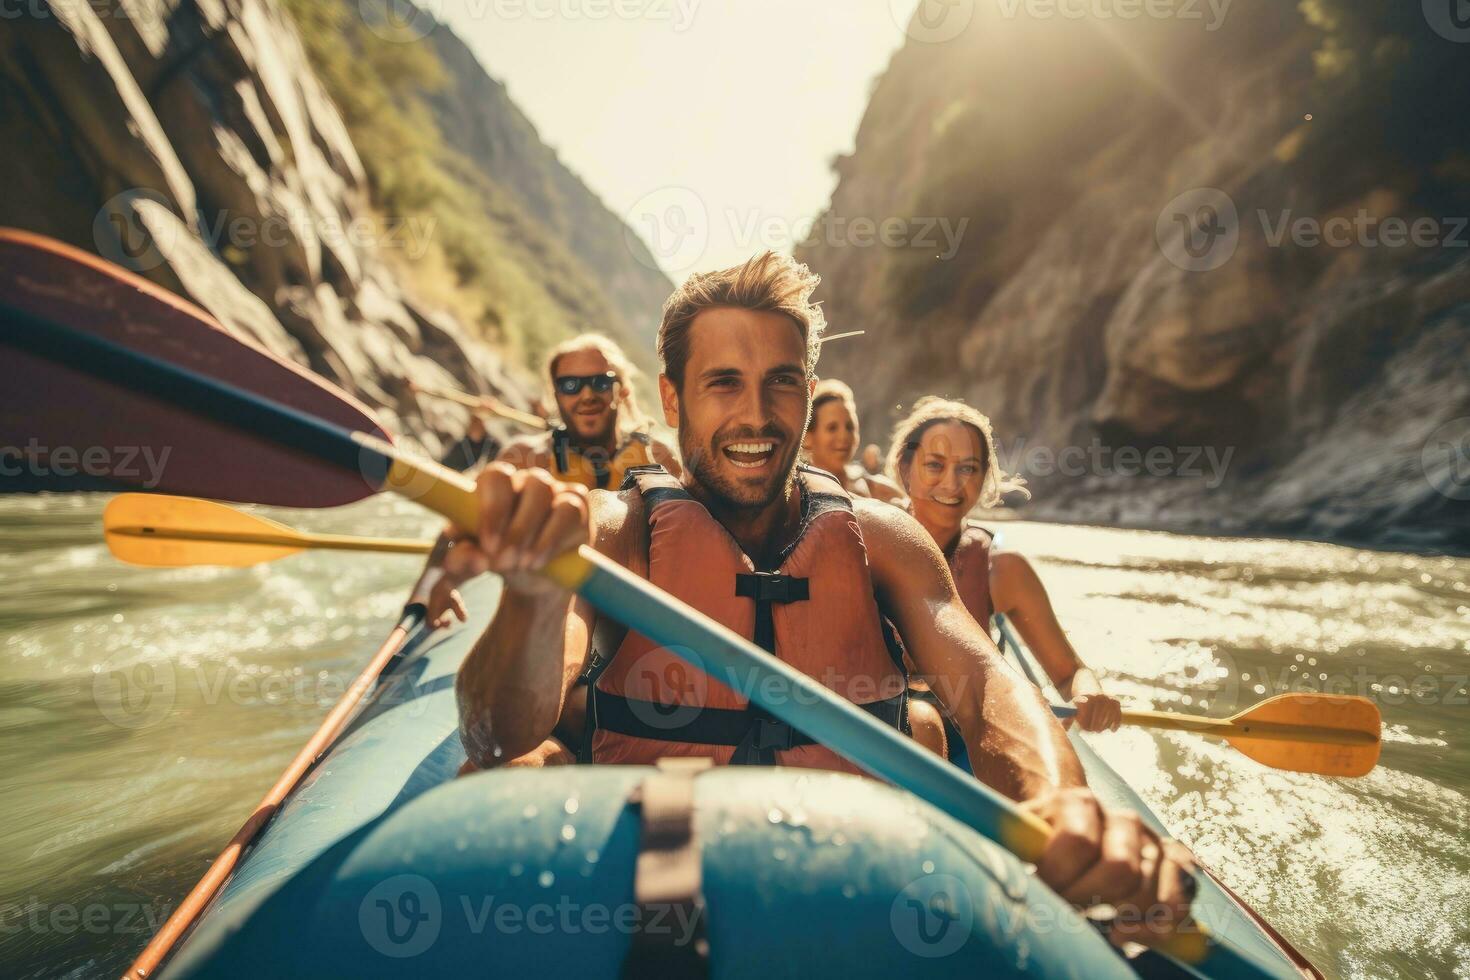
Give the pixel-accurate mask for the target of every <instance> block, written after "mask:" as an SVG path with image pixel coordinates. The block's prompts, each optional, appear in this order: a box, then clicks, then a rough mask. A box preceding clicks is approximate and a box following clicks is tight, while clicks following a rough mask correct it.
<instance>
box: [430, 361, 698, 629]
mask: <svg viewBox="0 0 1470 980" xmlns="http://www.w3.org/2000/svg"><path fill="white" fill-rule="evenodd" d="M632 372H633V365H632V364H631V363H630V362H629V361H628V358H627V356H626V355H625V354H624V353H623V351H622V348H620V347H618V345H617V344H615V343H613V342H612V341H611V340H609V339H608V338H606V337H604V336H602V335H600V334H583V335H582V336H579V337H574V338H572V339H571V340H568V341H566V342H564V343H562V344H560V345H558V346H557V347H556V348H555V349H553V350H552V351H551V353H550V354H549V355H548V356H547V359H546V374H547V378H548V380H549V381H550V382H551V389H552V393H553V394H554V395H555V397H556V407H557V410H558V412H559V413H560V416H561V420H560V425H554V426H553V427H552V429H551V430H550V431H549V432H546V433H541V434H537V435H530V436H522V437H519V438H516V439H513V440H512V441H511V442H510V443H509V444H508V445H507V446H506V447H505V448H504V449H503V450H502V451H501V452H500V454H499V455H498V456H497V457H496V460H497V461H498V462H503V463H508V464H510V465H511V466H514V467H515V468H517V469H530V468H532V467H536V468H540V469H543V470H547V471H548V472H550V473H551V474H552V475H553V476H555V477H556V479H558V480H561V481H563V482H566V483H576V484H579V485H581V486H583V487H586V488H587V489H588V490H616V489H618V487H619V486H620V485H621V484H622V482H623V476H624V474H625V473H626V472H627V471H628V470H629V469H630V468H632V467H634V466H646V465H648V464H650V463H658V464H659V465H661V466H663V467H665V468H666V469H668V470H669V471H670V472H672V473H676V474H677V473H679V472H681V470H680V467H679V462H678V459H677V457H675V455H674V452H673V450H671V449H670V448H669V447H668V446H667V445H666V444H665V443H663V442H662V441H661V440H659V439H656V438H654V437H653V436H652V435H650V434H649V432H648V430H649V429H650V428H651V422H650V421H649V420H648V418H647V417H646V416H644V414H643V413H642V412H641V411H640V410H639V408H638V400H637V397H636V393H635V391H634V389H633V382H632V380H631V375H632ZM448 541H449V539H448V538H447V537H445V536H444V535H441V536H440V540H439V541H438V542H436V543H435V546H434V550H433V551H432V552H431V553H430V555H429V561H428V563H427V564H426V565H425V567H424V573H423V575H422V576H421V577H420V579H419V583H418V585H416V586H415V587H414V594H415V595H420V594H423V595H424V596H426V597H427V599H426V602H425V605H426V608H427V612H426V616H425V618H426V621H427V622H429V623H430V624H431V625H433V626H434V627H436V628H437V627H443V626H447V625H449V624H450V623H451V622H453V620H454V619H458V620H459V621H460V622H464V621H465V620H466V618H467V617H468V614H469V613H468V610H467V609H466V608H465V604H464V598H463V597H462V596H461V595H460V594H459V591H458V590H457V589H456V588H454V583H452V582H450V581H448V580H447V579H445V578H444V576H443V574H442V566H443V561H444V554H445V551H446V550H447V547H448Z"/></svg>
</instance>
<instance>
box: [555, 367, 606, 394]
mask: <svg viewBox="0 0 1470 980" xmlns="http://www.w3.org/2000/svg"><path fill="white" fill-rule="evenodd" d="M618 380H619V379H618V375H617V372H616V371H608V372H606V373H604V374H563V375H560V376H558V377H557V379H556V381H555V382H554V384H555V385H556V392H557V394H559V395H578V394H581V393H582V389H583V388H585V387H587V386H588V385H591V386H592V390H593V391H595V392H597V393H598V394H604V393H606V392H609V391H612V387H613V385H615V384H617V383H618Z"/></svg>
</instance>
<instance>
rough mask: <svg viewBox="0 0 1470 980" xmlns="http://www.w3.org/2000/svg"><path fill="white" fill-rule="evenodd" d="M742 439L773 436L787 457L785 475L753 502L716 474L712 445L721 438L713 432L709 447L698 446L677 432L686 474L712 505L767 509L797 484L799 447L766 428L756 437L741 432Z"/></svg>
mask: <svg viewBox="0 0 1470 980" xmlns="http://www.w3.org/2000/svg"><path fill="white" fill-rule="evenodd" d="M740 435H741V438H749V439H751V440H752V441H755V440H758V439H760V438H761V437H762V436H774V437H775V438H777V439H780V440H781V444H782V445H783V446H785V447H786V451H787V452H788V453H789V454H790V455H789V457H788V459H787V461H786V468H785V471H784V475H782V476H780V477H778V478H776V479H773V480H772V481H771V482H770V484H769V485H768V487H767V488H766V492H765V493H764V495H762V496H761V497H760V498H758V499H755V500H752V499H750V498H749V496H748V494H747V493H746V492H745V491H744V490H743V488H742V487H741V486H739V485H738V484H736V483H733V482H732V481H730V480H728V479H726V478H725V476H724V475H723V474H722V473H721V472H720V471H719V463H718V461H717V460H716V459H715V453H716V452H717V450H715V448H714V444H715V443H716V442H717V441H720V440H721V439H722V434H721V433H719V432H716V433H715V434H714V436H712V437H711V438H710V442H709V444H708V445H700V444H699V443H697V442H696V441H695V440H694V439H693V438H692V437H691V436H689V435H688V434H687V433H685V432H684V430H683V429H682V428H681V429H680V431H679V453H680V455H682V456H683V457H684V466H685V467H686V468H687V469H688V470H689V473H690V475H692V476H693V477H694V481H695V482H696V483H698V484H699V485H700V487H702V488H703V489H704V491H705V493H706V495H708V496H709V497H710V498H711V499H712V500H713V501H715V502H717V503H718V504H720V505H722V506H723V507H725V508H728V509H730V510H760V509H761V508H763V507H768V506H770V505H771V504H772V503H774V502H776V501H777V500H780V499H782V498H783V497H784V496H786V494H788V493H789V492H790V491H791V487H792V485H793V483H794V482H795V480H796V459H797V455H798V451H799V447H798V446H797V445H796V444H795V443H793V442H792V440H791V439H789V438H785V437H783V436H782V435H781V434H780V433H779V432H773V431H772V430H771V427H767V428H766V429H764V430H762V431H761V432H759V433H750V432H742V433H741V434H740Z"/></svg>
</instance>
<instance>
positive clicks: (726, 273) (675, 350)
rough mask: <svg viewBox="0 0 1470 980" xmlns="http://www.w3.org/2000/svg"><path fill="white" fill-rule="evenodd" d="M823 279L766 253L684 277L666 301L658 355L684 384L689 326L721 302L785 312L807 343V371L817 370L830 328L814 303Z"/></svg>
mask: <svg viewBox="0 0 1470 980" xmlns="http://www.w3.org/2000/svg"><path fill="white" fill-rule="evenodd" d="M821 281H822V280H821V277H820V276H818V275H817V274H816V273H814V272H812V270H811V269H808V268H807V267H806V266H805V265H803V264H802V263H800V262H798V261H796V260H795V259H793V258H791V257H790V256H789V255H781V254H779V253H777V252H762V253H761V254H760V255H757V256H755V257H754V258H752V259H750V260H749V261H748V262H746V263H744V264H743V265H736V266H731V267H730V268H728V269H720V270H719V271H718V272H701V273H696V274H694V275H692V276H690V277H689V278H688V279H686V280H684V284H683V285H682V286H680V287H679V288H678V289H676V290H674V292H673V295H671V296H670V297H669V299H668V302H666V303H664V313H663V322H662V323H660V324H659V328H658V357H659V362H660V363H661V364H662V365H663V372H664V374H665V375H667V376H668V378H669V380H670V381H672V382H673V383H674V387H675V388H680V389H682V388H683V386H684V366H685V365H686V364H688V363H689V327H690V325H691V324H693V323H694V318H695V317H697V316H698V315H699V314H700V313H703V312H704V311H705V310H711V309H716V308H719V307H722V306H732V307H738V308H740V309H746V310H758V311H770V312H773V313H784V314H785V315H786V316H788V317H790V318H791V320H792V322H793V323H795V324H796V327H797V329H798V330H799V331H800V332H801V336H802V340H803V341H804V342H805V344H806V363H805V367H806V372H807V375H808V376H810V375H812V374H814V373H815V372H816V368H817V354H818V353H819V352H820V350H821V338H822V331H823V330H824V329H825V328H826V326H827V321H826V318H824V317H823V316H822V309H821V307H820V306H817V305H816V304H815V303H813V302H812V301H811V297H812V291H813V290H815V289H816V288H817V284H818V283H820V282H821Z"/></svg>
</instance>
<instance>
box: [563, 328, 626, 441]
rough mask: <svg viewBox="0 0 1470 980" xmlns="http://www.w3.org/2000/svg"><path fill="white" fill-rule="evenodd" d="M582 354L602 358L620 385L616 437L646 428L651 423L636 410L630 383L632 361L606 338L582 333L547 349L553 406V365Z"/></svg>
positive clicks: (600, 335)
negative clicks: (585, 353)
mask: <svg viewBox="0 0 1470 980" xmlns="http://www.w3.org/2000/svg"><path fill="white" fill-rule="evenodd" d="M583 351H595V352H596V353H598V354H601V355H602V359H603V360H605V361H607V366H608V367H609V368H610V369H611V370H612V371H613V372H614V373H615V374H617V376H618V383H619V384H620V385H621V386H622V397H621V400H620V402H619V403H618V432H619V434H620V435H622V434H626V433H629V432H635V431H638V430H640V429H646V428H648V427H649V426H650V425H652V422H651V421H650V420H649V419H648V418H647V417H646V416H644V414H643V411H642V410H641V409H640V408H639V407H638V395H637V387H636V385H635V384H634V381H633V379H634V376H635V375H636V374H637V369H636V368H634V367H633V362H632V361H630V360H628V355H627V354H624V353H623V349H622V348H621V347H619V346H618V345H617V343H616V342H615V341H613V340H612V338H610V337H605V336H603V335H602V334H600V333H584V334H580V335H578V336H576V337H572V338H571V339H570V340H564V341H562V342H561V343H559V344H557V345H556V346H555V347H553V348H552V349H551V353H549V354H547V355H546V377H547V378H548V379H549V380H550V382H551V391H552V395H553V403H555V398H554V396H555V394H556V365H557V362H558V361H560V360H561V359H562V358H563V357H565V356H566V355H568V354H580V353H582V352H583Z"/></svg>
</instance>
